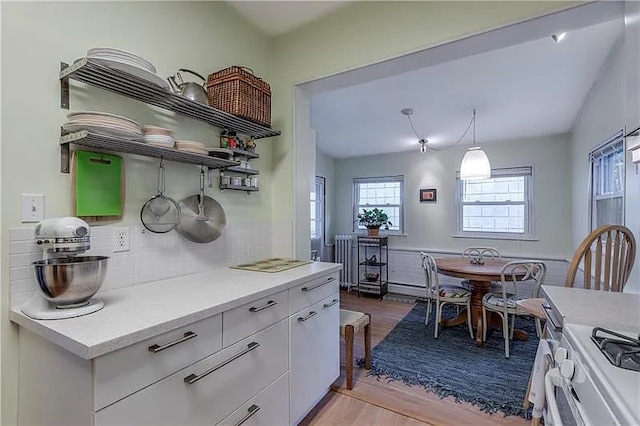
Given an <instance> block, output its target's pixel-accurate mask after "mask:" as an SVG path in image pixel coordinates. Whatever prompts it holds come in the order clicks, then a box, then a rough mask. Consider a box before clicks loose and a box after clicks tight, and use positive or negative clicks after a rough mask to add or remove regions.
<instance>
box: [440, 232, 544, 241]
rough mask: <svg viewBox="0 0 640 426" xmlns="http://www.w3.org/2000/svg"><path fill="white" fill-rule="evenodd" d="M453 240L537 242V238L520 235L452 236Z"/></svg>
mask: <svg viewBox="0 0 640 426" xmlns="http://www.w3.org/2000/svg"><path fill="white" fill-rule="evenodd" d="M451 237H453V238H474V239H477V240H513V241H539V240H538V238H537V237H530V236H520V235H513V236H511V235H492V234H452V235H451Z"/></svg>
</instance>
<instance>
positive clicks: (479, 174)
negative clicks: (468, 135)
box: [460, 109, 491, 180]
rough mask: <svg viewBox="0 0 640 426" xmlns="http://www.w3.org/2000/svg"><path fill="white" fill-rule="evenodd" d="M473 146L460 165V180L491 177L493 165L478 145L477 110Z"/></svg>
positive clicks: (474, 117) (473, 120)
mask: <svg viewBox="0 0 640 426" xmlns="http://www.w3.org/2000/svg"><path fill="white" fill-rule="evenodd" d="M471 122H472V123H473V145H472V146H471V147H470V148H469V149H467V152H465V153H464V156H463V157H462V162H461V163H460V179H462V180H477V179H488V178H490V177H491V163H489V157H487V154H486V153H485V152H484V150H483V149H482V148H480V147H479V146H477V145H476V110H475V109H474V110H473V118H472V120H471Z"/></svg>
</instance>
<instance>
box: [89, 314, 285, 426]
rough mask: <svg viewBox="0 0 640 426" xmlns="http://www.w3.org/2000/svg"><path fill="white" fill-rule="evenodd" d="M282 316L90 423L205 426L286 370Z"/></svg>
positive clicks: (143, 391) (146, 389) (107, 410)
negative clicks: (259, 330) (255, 332)
mask: <svg viewBox="0 0 640 426" xmlns="http://www.w3.org/2000/svg"><path fill="white" fill-rule="evenodd" d="M288 347H289V336H288V325H287V322H286V320H285V321H280V322H279V323H277V324H275V325H273V326H271V327H269V328H267V329H266V330H263V331H261V332H259V333H257V334H255V335H253V336H249V337H248V338H246V339H244V340H241V341H240V342H238V343H236V344H234V345H231V346H230V347H228V348H226V349H224V350H222V351H220V352H218V353H216V354H214V355H211V356H209V357H207V358H205V359H203V360H202V361H199V362H197V363H195V364H193V365H191V366H189V367H187V368H185V369H183V370H180V371H179V372H177V373H175V374H173V375H171V376H169V377H167V378H165V379H163V380H161V381H160V382H158V383H155V384H153V385H152V386H149V387H148V388H145V389H143V390H141V391H140V392H137V393H135V394H134V395H131V396H130V397H128V398H125V399H123V400H122V401H119V402H117V403H115V404H113V405H111V406H109V407H107V408H105V409H103V410H100V411H98V412H97V413H96V417H95V425H96V426H107V425H113V426H117V425H125V424H134V425H139V426H142V425H150V426H151V425H153V426H161V425H167V426H174V425H211V424H216V423H218V422H219V421H220V420H222V419H224V418H225V417H226V416H227V415H229V414H231V412H232V411H234V410H235V409H236V408H237V407H239V406H240V405H242V404H243V403H244V402H245V401H246V400H248V399H249V398H251V397H252V396H253V395H255V394H257V393H258V392H260V390H262V389H264V388H265V387H266V386H267V385H268V384H269V383H271V382H272V381H274V380H275V379H276V378H278V377H280V376H281V375H282V374H284V373H285V372H286V371H287V370H288V362H287V358H288V357H287V348H288Z"/></svg>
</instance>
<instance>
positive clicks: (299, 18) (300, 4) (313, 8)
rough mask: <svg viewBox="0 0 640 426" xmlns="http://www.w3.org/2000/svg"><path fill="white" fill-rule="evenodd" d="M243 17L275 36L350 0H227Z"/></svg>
mask: <svg viewBox="0 0 640 426" xmlns="http://www.w3.org/2000/svg"><path fill="white" fill-rule="evenodd" d="M227 2H228V3H229V4H230V5H231V6H233V8H234V9H236V10H237V11H238V12H239V13H240V14H241V15H242V16H243V17H245V18H246V19H248V20H249V21H250V22H251V23H253V24H254V25H255V26H257V27H258V28H260V29H261V30H262V31H264V32H265V33H266V34H268V35H270V36H277V35H280V34H284V33H286V32H288V31H291V30H293V29H295V28H298V27H300V26H302V25H304V24H307V23H309V22H311V21H314V20H316V19H318V18H321V17H323V16H325V15H328V14H329V13H331V12H333V11H335V10H337V9H339V8H341V7H344V6H346V5H347V4H348V3H350V1H271V0H262V1H245V0H227Z"/></svg>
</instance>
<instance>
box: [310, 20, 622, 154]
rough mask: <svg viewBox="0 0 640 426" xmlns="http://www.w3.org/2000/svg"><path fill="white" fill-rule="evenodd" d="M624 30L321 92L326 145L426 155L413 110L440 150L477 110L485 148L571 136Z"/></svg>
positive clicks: (617, 27)
mask: <svg viewBox="0 0 640 426" xmlns="http://www.w3.org/2000/svg"><path fill="white" fill-rule="evenodd" d="M623 29H624V24H623V22H622V20H620V19H617V20H613V21H609V22H606V23H602V24H597V25H593V26H590V27H586V28H580V29H577V30H573V31H571V32H569V33H567V36H566V38H565V39H564V40H563V41H562V42H561V43H555V42H554V41H553V40H552V39H551V37H545V38H543V39H539V40H534V41H530V42H526V43H522V44H517V45H513V46H509V47H506V48H501V49H497V50H493V51H489V52H486V53H480V54H476V55H472V56H467V57H464V58H462V59H457V60H454V61H450V62H445V63H442V64H438V65H433V66H430V67H427V68H423V69H418V70H415V71H410V72H405V73H402V74H398V75H395V76H391V77H387V78H383V79H379V80H376V81H372V82H368V83H364V84H359V85H355V86H351V87H347V88H344V89H339V90H335V91H332V92H326V93H322V94H316V95H313V96H312V102H311V106H312V108H311V109H312V126H313V128H314V129H315V130H316V131H317V135H318V139H317V143H318V147H319V148H320V149H321V150H323V151H324V152H326V153H327V154H329V155H330V156H332V157H335V158H346V157H353V156H361V155H372V154H382V153H389V152H398V151H409V150H415V151H416V152H418V149H419V144H418V142H417V138H416V136H415V135H414V134H413V132H412V131H411V128H410V127H409V123H408V121H407V118H406V117H405V116H403V115H402V114H400V110H401V109H403V108H412V109H413V110H414V114H413V116H412V118H413V120H414V124H415V126H416V129H417V130H418V132H419V134H420V137H422V138H427V139H428V140H429V141H430V142H429V143H430V144H433V146H434V147H438V146H440V147H442V146H446V145H447V144H451V143H453V142H455V141H456V140H457V139H458V138H459V137H460V136H461V135H462V133H463V131H464V130H465V128H466V127H467V125H468V124H469V121H470V119H471V116H472V111H473V109H474V108H475V109H477V123H476V139H477V141H478V142H479V143H484V142H492V141H501V140H509V139H518V138H527V137H536V136H545V135H552V134H560V133H565V132H568V131H569V130H570V129H571V127H572V125H573V123H574V121H575V118H576V116H577V114H578V113H579V110H580V107H581V106H582V104H583V102H584V100H585V98H586V96H587V94H588V92H589V90H590V88H591V87H592V85H593V83H594V81H595V79H596V77H597V76H598V74H599V73H600V71H601V69H602V67H603V65H604V63H605V60H606V58H607V55H608V54H609V52H610V51H611V49H612V47H613V46H614V44H615V42H616V40H617V39H618V37H619V36H620V35H621V33H622V31H623ZM462 143H463V144H470V143H471V133H469V134H468V135H467V137H466V138H465V140H464V141H463V142H462Z"/></svg>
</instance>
